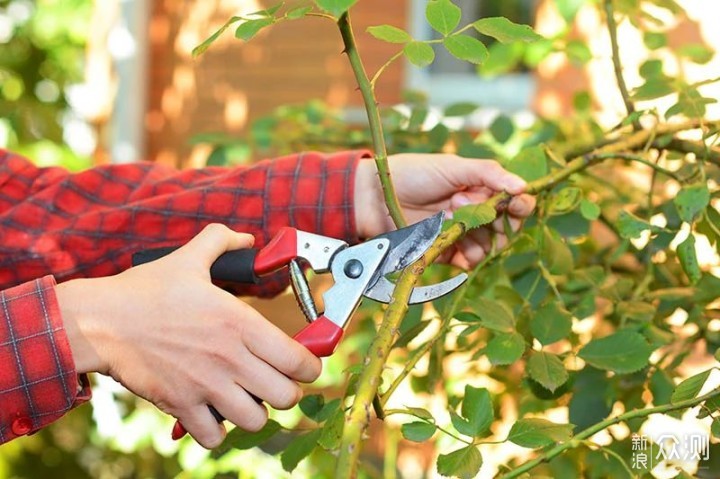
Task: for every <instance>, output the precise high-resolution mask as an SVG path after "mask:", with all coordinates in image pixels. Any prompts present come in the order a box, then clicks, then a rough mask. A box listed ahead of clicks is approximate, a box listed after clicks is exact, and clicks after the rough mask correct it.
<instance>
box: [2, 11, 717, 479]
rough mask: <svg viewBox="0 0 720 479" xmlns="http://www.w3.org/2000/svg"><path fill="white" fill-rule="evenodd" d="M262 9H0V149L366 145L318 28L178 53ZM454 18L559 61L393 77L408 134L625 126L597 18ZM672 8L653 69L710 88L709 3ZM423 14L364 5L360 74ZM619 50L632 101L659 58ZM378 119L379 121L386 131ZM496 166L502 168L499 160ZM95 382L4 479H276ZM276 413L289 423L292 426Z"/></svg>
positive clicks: (273, 149)
mask: <svg viewBox="0 0 720 479" xmlns="http://www.w3.org/2000/svg"><path fill="white" fill-rule="evenodd" d="M271 3H274V2H265V1H255V0H186V1H181V2H179V1H172V0H156V1H150V0H62V1H61V0H36V1H30V0H0V148H7V149H11V150H14V151H18V152H20V153H22V154H24V155H26V156H27V157H29V158H30V159H32V160H33V161H35V162H37V163H38V164H41V165H62V166H65V167H67V168H70V169H73V170H78V169H82V168H86V167H88V166H91V165H93V164H103V163H109V162H117V163H123V162H131V161H138V160H147V161H154V162H161V163H165V164H171V165H175V166H178V167H187V166H203V165H205V164H234V163H244V162H251V161H256V160H258V159H261V158H265V157H272V156H274V155H279V154H285V153H289V152H292V151H299V150H300V149H305V148H315V149H326V150H332V149H336V150H337V149H343V148H350V147H365V146H367V144H368V137H367V134H366V132H365V131H364V129H363V126H364V121H365V120H364V110H363V109H362V100H361V98H360V95H359V93H358V91H357V90H356V87H355V81H354V80H353V77H352V72H351V70H350V67H349V65H348V62H347V58H346V57H345V56H344V55H342V54H341V50H342V42H341V40H340V37H339V34H338V32H337V29H336V28H335V26H334V25H333V24H332V23H330V22H327V21H324V20H322V19H317V18H306V19H303V20H301V21H294V22H286V23H284V24H283V25H279V26H277V28H269V29H265V30H263V31H261V32H260V33H259V34H258V36H257V37H256V38H254V39H253V40H252V41H251V42H249V43H247V44H244V43H243V42H240V41H239V40H237V39H236V38H234V37H233V35H232V32H228V33H227V34H225V35H223V36H222V37H221V38H220V39H219V40H218V41H217V42H216V43H215V44H213V46H212V47H211V48H210V49H209V50H208V51H207V52H206V53H205V54H204V55H202V56H200V57H198V58H193V56H192V54H191V51H192V49H193V48H194V47H195V46H197V45H198V44H200V43H201V42H202V41H203V40H204V39H205V38H207V37H208V36H209V35H210V34H212V33H213V32H214V31H215V30H217V29H218V28H219V27H220V26H221V25H222V24H223V23H224V22H225V21H226V20H227V19H228V18H229V17H230V16H232V15H236V14H241V13H248V12H252V11H257V10H261V9H263V8H267V7H268V6H269V5H270V4H271ZM288 3H292V2H288ZM455 3H456V4H457V5H458V6H460V7H461V8H462V9H463V16H464V19H463V22H466V21H472V20H475V19H477V18H480V17H491V16H506V17H508V18H510V19H511V20H513V21H515V22H517V23H527V24H531V25H533V26H534V27H535V29H536V30H537V31H538V32H539V33H541V34H543V35H545V36H546V37H548V38H560V37H562V41H563V49H562V51H558V49H557V48H556V46H555V43H553V42H538V43H535V44H532V45H530V46H528V45H518V44H513V45H504V44H503V45H501V44H495V43H493V40H492V39H490V38H482V40H483V41H485V42H486V44H487V45H488V47H489V48H490V52H491V55H490V58H489V60H488V61H487V62H486V63H485V64H483V65H482V66H480V67H475V66H473V65H471V64H469V63H466V62H460V61H457V60H455V59H453V58H452V57H450V56H449V55H448V54H447V53H444V52H441V51H439V50H438V52H437V60H436V62H435V63H433V65H432V66H431V67H429V68H425V69H419V68H416V67H413V66H412V65H411V64H409V63H407V62H404V61H398V62H395V63H393V64H392V65H391V66H390V67H389V68H388V69H387V71H386V72H385V73H384V74H383V76H382V77H381V78H380V80H379V82H378V83H377V95H378V99H379V101H380V104H381V106H382V107H387V108H388V109H389V108H390V107H393V108H394V111H395V112H396V113H397V112H400V113H401V114H402V113H403V112H407V111H413V112H417V111H418V110H420V111H421V112H422V114H417V115H416V116H415V117H414V119H413V117H412V114H409V116H410V119H409V121H410V126H411V127H414V128H416V131H415V133H417V132H418V131H430V130H431V129H433V128H434V126H436V125H437V124H438V123H439V122H441V121H443V122H444V124H445V125H446V126H447V127H448V128H451V129H454V130H457V131H464V132H471V131H482V130H483V129H485V128H488V127H490V126H492V125H497V119H498V118H505V119H510V120H511V121H512V122H515V123H518V124H526V125H527V124H530V123H532V121H533V119H534V118H536V117H544V118H553V119H557V121H558V122H559V123H560V124H561V123H562V119H563V118H564V117H565V116H567V115H569V114H570V112H571V111H578V109H582V110H583V111H587V112H588V114H591V115H592V116H593V118H594V120H595V121H597V123H598V124H599V125H603V126H605V127H607V126H611V125H614V124H617V123H618V122H619V121H620V120H621V119H622V117H623V115H624V106H623V103H622V99H621V98H620V97H619V95H618V94H617V89H616V88H614V87H612V88H609V87H608V85H615V79H614V76H613V70H612V63H611V55H610V42H609V38H608V35H607V30H606V28H605V26H604V19H603V18H602V16H601V14H600V10H599V9H598V8H597V5H595V4H594V2H585V1H583V0H576V1H554V0H482V1H480V0H455ZM678 3H680V4H681V5H682V6H683V7H684V8H685V9H686V12H687V16H681V17H678V18H677V19H675V18H673V17H672V15H671V14H670V13H669V11H668V10H659V11H657V12H655V13H656V14H657V16H658V17H661V18H660V19H661V22H662V24H663V25H664V27H663V28H664V33H665V36H666V38H667V43H668V45H667V46H669V47H676V48H683V47H684V48H686V51H687V52H688V54H687V56H691V57H692V56H694V58H691V60H693V61H691V62H686V61H684V60H683V58H682V57H678V56H677V55H674V54H673V55H671V54H669V53H668V55H667V56H666V57H663V52H662V51H655V55H656V56H659V57H660V58H662V61H663V67H664V69H665V72H666V73H668V74H670V75H673V74H676V73H677V72H682V73H683V76H684V78H685V79H686V80H687V81H688V82H693V81H699V80H705V79H707V78H714V77H716V76H717V75H718V72H720V58H718V56H713V54H712V51H713V50H718V49H720V29H718V28H717V26H716V23H717V19H718V18H720V2H697V1H690V0H682V1H679V2H678ZM425 4H426V2H425V0H393V1H387V0H360V1H359V2H358V4H357V5H356V7H354V9H353V23H354V27H355V31H356V35H357V41H358V44H359V49H360V53H361V55H362V57H363V59H364V62H365V65H366V69H367V70H368V72H369V73H370V75H372V74H373V73H374V72H375V71H376V70H377V69H378V68H379V67H380V66H382V65H383V64H384V63H385V62H386V61H387V59H388V58H390V57H391V56H392V55H394V54H395V53H396V52H397V50H398V47H397V46H396V45H392V44H389V43H384V42H379V41H377V40H375V39H373V38H372V37H371V36H370V35H369V34H367V33H366V28H367V27H368V26H371V25H379V24H391V25H395V26H398V27H402V28H404V29H405V30H407V31H408V32H410V33H411V34H412V35H413V36H414V37H415V38H418V39H431V38H433V37H432V35H433V32H432V30H431V29H430V27H429V26H428V25H427V22H426V21H425V18H424V9H425ZM619 37H620V45H621V52H620V54H621V57H622V60H623V64H624V66H625V72H626V81H627V83H628V85H630V86H631V87H632V86H635V85H638V84H640V83H641V78H640V73H639V68H638V67H639V65H640V64H641V62H642V61H644V59H646V58H647V54H648V51H650V50H658V47H657V45H653V44H652V43H648V40H647V38H645V37H644V36H643V35H642V33H641V32H639V31H638V30H637V29H635V28H633V26H632V25H631V24H630V23H629V22H627V21H625V22H622V23H621V24H620V26H619ZM662 46H665V45H662ZM688 46H690V47H688ZM692 46H695V47H697V48H691V47H692ZM699 46H702V48H701V47H699ZM703 94H704V96H705V97H709V98H720V87H719V86H718V84H717V83H715V84H708V85H706V86H704V87H703ZM463 103H466V104H467V103H470V104H472V105H474V106H473V107H472V108H469V109H467V110H466V111H465V112H464V113H463V114H462V115H449V114H447V112H448V107H450V106H452V105H455V106H457V105H459V104H460V105H462V104H463ZM662 103H663V100H662V99H661V100H659V101H655V102H654V105H656V106H657V105H658V104H660V105H661V107H660V108H661V109H663V111H664V109H667V107H668V106H670V105H671V104H672V99H667V104H665V105H664V108H662ZM418 105H421V107H420V108H418ZM639 107H640V108H642V102H640V103H639ZM707 108H708V116H712V117H717V116H718V114H719V113H720V106H719V105H718V104H711V105H708V106H707ZM443 112H444V113H445V114H446V115H445V116H446V117H448V118H443V117H442V115H443ZM386 120H387V121H389V122H392V115H387V116H386ZM405 120H408V118H407V115H406V117H405ZM413 121H414V122H415V124H414V125H413ZM393 138H394V141H395V143H392V144H391V147H393V145H394V146H396V147H397V148H396V150H397V149H403V148H404V149H405V150H413V149H414V150H416V151H423V149H424V148H425V149H428V151H429V150H430V149H432V148H430V147H428V146H427V145H426V144H425V143H423V144H422V145H418V144H415V143H412V142H411V141H410V140H408V139H407V138H404V137H402V135H397V136H396V137H393ZM445 138H446V137H445ZM320 139H321V140H322V141H320ZM473 139H474V136H468V138H466V140H467V141H466V143H465V144H464V147H463V144H462V142H460V143H459V150H461V151H462V152H464V153H466V154H472V155H474V156H480V155H482V154H484V155H486V156H490V155H493V154H494V153H496V152H493V151H491V150H488V149H483V148H481V147H478V146H477V144H476V143H474V142H473ZM463 141H465V140H463ZM398 145H402V146H403V148H400V147H399V146H398ZM505 153H507V154H511V153H512V148H510V149H509V150H507V151H506V152H505ZM286 299H287V302H286V303H281V304H283V305H281V306H277V304H278V303H275V306H274V308H276V311H281V312H282V315H286V312H287V311H288V310H292V311H295V309H296V308H295V307H294V303H293V300H292V298H286ZM283 301H284V300H283ZM259 307H261V308H263V307H268V308H270V309H268V312H267V313H266V314H268V315H269V316H271V317H272V316H273V315H276V316H277V315H278V313H273V309H272V308H271V307H269V306H262V305H261V306H259ZM367 340H368V338H367V337H363V336H362V335H360V336H358V337H354V338H353V339H352V340H351V341H346V343H345V345H344V347H346V348H348V349H358V348H361V347H363V344H365V343H364V342H366V341H367ZM342 356H343V354H336V355H335V357H334V358H333V359H332V360H331V361H330V362H328V363H327V366H326V372H325V373H324V377H325V379H324V380H323V381H324V382H323V381H320V383H318V386H319V387H322V386H323V385H324V384H325V385H327V384H332V383H333V375H335V376H334V377H337V376H339V375H340V372H341V371H342V370H343V369H344V368H345V367H346V366H347V365H348V361H347V360H345V359H343V358H342ZM95 380H96V382H97V386H96V387H95V389H94V399H93V407H92V408H90V407H82V408H79V409H78V410H76V411H73V412H72V413H71V414H69V415H68V416H67V417H66V418H64V419H63V420H62V421H61V422H59V423H58V424H56V425H54V426H53V427H51V428H48V429H47V430H45V431H42V432H41V433H39V434H37V435H35V436H32V437H27V438H22V439H19V440H16V441H13V442H12V443H10V444H7V445H5V446H3V447H2V448H0V477H13V478H14V477H18V478H39V477H62V478H64V477H68V478H83V477H94V478H115V477H177V476H179V477H238V476H240V477H282V475H283V474H285V473H283V471H282V468H281V467H280V466H279V465H278V464H277V461H275V460H274V459H272V458H268V457H267V456H265V455H263V454H262V453H259V452H258V451H257V450H248V451H236V452H235V453H233V454H227V455H225V456H223V457H222V458H219V459H217V460H215V459H213V458H211V457H209V456H208V453H207V452H205V451H202V450H201V449H200V448H198V447H197V446H195V445H194V444H192V442H191V441H188V442H182V443H180V445H178V444H175V443H173V442H171V441H170V440H169V434H168V431H169V430H170V426H171V421H170V420H169V419H168V418H165V417H162V416H160V415H158V414H156V413H155V412H154V411H153V409H152V408H151V407H150V406H148V405H146V404H144V403H142V402H140V401H136V400H135V399H134V398H132V397H130V396H129V395H127V394H125V393H124V392H123V390H122V388H120V387H119V386H117V385H116V384H115V383H114V382H112V381H111V380H109V379H107V378H95ZM285 414H286V415H287V417H288V418H290V419H289V420H290V421H292V420H293V417H294V418H295V419H294V420H295V421H297V417H296V416H293V414H295V413H293V412H292V411H291V412H288V413H285ZM416 447H417V448H420V447H421V446H416ZM271 452H272V451H271ZM318 461H320V463H321V462H322V458H320V459H318ZM238 471H242V472H238ZM299 471H302V468H301V469H299ZM300 474H301V473H300ZM410 477H413V476H410ZM417 477H420V476H417Z"/></svg>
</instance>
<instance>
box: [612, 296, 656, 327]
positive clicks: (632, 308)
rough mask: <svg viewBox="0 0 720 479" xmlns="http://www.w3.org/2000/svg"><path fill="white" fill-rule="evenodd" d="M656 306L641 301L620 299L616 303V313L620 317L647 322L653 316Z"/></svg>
mask: <svg viewBox="0 0 720 479" xmlns="http://www.w3.org/2000/svg"><path fill="white" fill-rule="evenodd" d="M656 312H657V308H656V307H655V306H654V305H652V304H650V303H645V302H642V301H621V302H620V303H618V305H617V313H618V315H620V317H621V318H627V319H630V320H631V321H638V322H641V323H648V322H650V320H652V318H653V317H654V316H655V313H656Z"/></svg>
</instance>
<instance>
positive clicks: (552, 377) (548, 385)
mask: <svg viewBox="0 0 720 479" xmlns="http://www.w3.org/2000/svg"><path fill="white" fill-rule="evenodd" d="M527 373H528V375H529V376H530V377H531V378H532V379H534V380H535V381H537V382H538V383H540V384H541V385H542V386H543V387H544V388H545V389H547V390H548V391H550V392H554V391H555V390H556V389H557V388H559V387H560V386H562V385H563V384H565V382H567V380H568V378H569V375H568V372H567V371H566V370H565V366H563V363H562V361H560V358H558V357H557V356H556V355H554V354H551V353H546V352H543V351H540V352H536V353H533V355H532V356H530V359H529V360H528V363H527Z"/></svg>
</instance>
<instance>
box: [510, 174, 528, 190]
mask: <svg viewBox="0 0 720 479" xmlns="http://www.w3.org/2000/svg"><path fill="white" fill-rule="evenodd" d="M526 185H527V182H526V181H525V180H523V179H522V178H520V177H519V176H514V175H513V176H511V177H510V178H508V182H507V189H508V190H511V191H521V190H522V189H524V188H525V186H526Z"/></svg>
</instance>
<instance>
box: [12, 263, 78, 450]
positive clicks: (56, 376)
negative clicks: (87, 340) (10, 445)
mask: <svg viewBox="0 0 720 479" xmlns="http://www.w3.org/2000/svg"><path fill="white" fill-rule="evenodd" d="M54 286H55V281H54V279H53V278H52V276H46V277H44V278H42V279H37V280H35V281H31V282H29V283H24V284H22V285H20V286H16V287H14V288H10V289H7V290H5V291H2V292H0V365H2V367H0V444H2V443H4V442H7V441H9V440H11V439H14V438H16V437H18V436H22V435H25V434H30V433H33V432H35V431H37V430H38V429H40V428H42V427H44V426H46V425H47V424H49V423H51V422H53V421H55V420H56V419H58V418H59V417H61V416H62V415H63V414H65V413H66V412H67V411H68V410H69V409H71V408H73V407H75V406H77V405H78V404H80V403H83V402H85V401H87V400H88V399H89V398H90V388H89V386H88V382H87V377H86V376H84V375H81V376H80V377H79V379H78V375H77V374H76V373H75V365H74V362H73V359H72V353H71V350H70V345H69V343H68V340H67V337H66V335H65V330H64V329H63V327H62V320H61V319H60V309H59V307H58V303H57V299H56V297H55V290H54Z"/></svg>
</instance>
